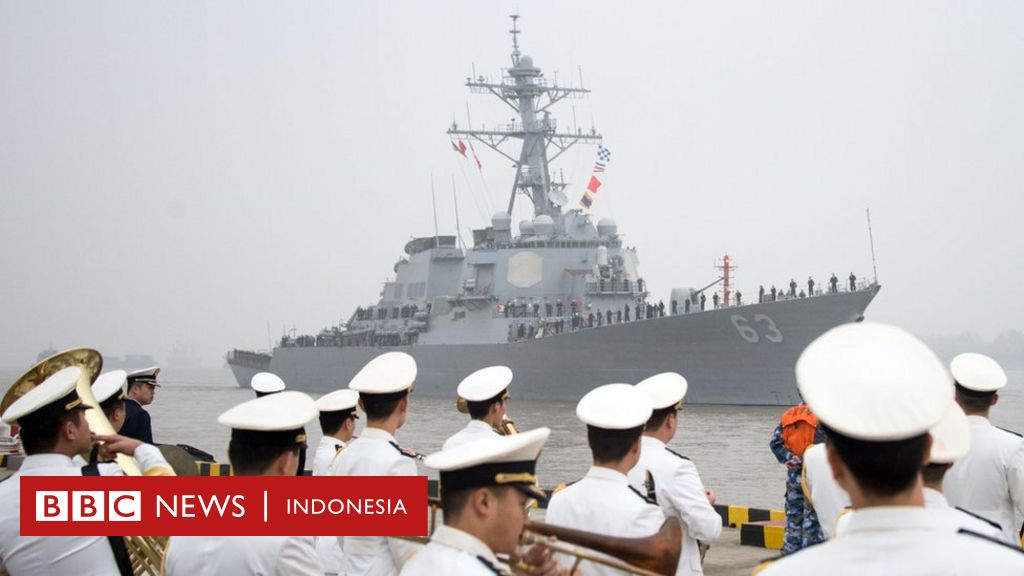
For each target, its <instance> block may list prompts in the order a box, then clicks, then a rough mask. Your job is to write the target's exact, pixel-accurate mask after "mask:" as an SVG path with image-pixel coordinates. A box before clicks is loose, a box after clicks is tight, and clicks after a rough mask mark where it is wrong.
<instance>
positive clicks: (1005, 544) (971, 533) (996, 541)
mask: <svg viewBox="0 0 1024 576" xmlns="http://www.w3.org/2000/svg"><path fill="white" fill-rule="evenodd" d="M956 533H957V534H966V535H968V536H974V537H975V538H981V539H982V540H987V541H989V542H991V543H993V544H998V545H999V546H1002V547H1003V548H1007V549H1010V550H1013V551H1014V552H1016V553H1018V554H1024V549H1021V548H1020V547H1019V546H1014V545H1013V544H1010V543H1008V542H1003V541H1002V540H1000V539H998V538H993V537H991V536H986V535H984V534H978V533H977V532H974V531H973V530H968V529H967V528H961V529H959V530H957V531H956Z"/></svg>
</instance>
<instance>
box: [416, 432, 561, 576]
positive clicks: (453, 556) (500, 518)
mask: <svg viewBox="0 0 1024 576" xmlns="http://www.w3.org/2000/svg"><path fill="white" fill-rule="evenodd" d="M550 434H551V430H549V429H547V428H538V429H536V430H530V431H528V432H523V433H522V434H515V435H512V436H495V437H493V438H491V439H483V440H475V441H472V442H468V443H466V444H461V445H459V446H458V447H456V448H454V449H449V450H442V451H441V452H437V453H435V454H431V455H430V456H428V457H427V458H426V460H424V461H423V464H424V465H426V466H427V467H428V468H434V469H437V470H439V471H440V473H441V482H440V483H441V506H442V508H443V510H442V511H443V515H444V524H443V525H442V526H439V527H438V528H437V529H436V530H435V531H434V533H433V535H431V537H430V542H429V543H428V544H427V546H426V547H425V548H424V549H423V550H422V551H421V552H419V553H418V554H416V556H415V557H413V559H412V560H410V561H409V562H407V563H406V564H405V566H404V567H402V576H436V575H452V576H454V575H462V574H470V575H472V574H476V575H478V576H494V574H498V573H500V569H501V568H500V566H501V563H500V562H499V560H498V558H497V557H496V556H495V554H496V553H500V554H508V555H509V556H510V557H513V558H515V559H518V558H517V557H516V556H515V553H516V549H517V548H518V546H519V537H520V534H522V532H523V527H524V525H525V523H526V520H527V503H528V502H529V501H530V500H531V499H537V500H541V501H543V500H545V499H546V495H545V494H544V492H543V491H542V490H541V489H540V488H538V487H537V478H536V476H534V470H535V469H536V467H537V457H538V456H539V455H540V451H541V448H543V447H544V442H545V441H546V440H547V438H548V436H549V435H550ZM522 560H523V561H525V562H526V563H527V564H528V565H530V566H531V567H532V568H533V569H532V570H530V574H551V575H555V574H565V573H566V569H565V568H561V567H559V566H558V565H557V563H556V562H555V561H554V560H553V559H551V558H550V557H549V556H548V555H547V554H546V551H545V550H544V549H543V548H542V547H540V546H539V545H537V546H535V547H534V549H533V550H531V551H530V553H528V554H527V555H526V557H525V558H523V559H522Z"/></svg>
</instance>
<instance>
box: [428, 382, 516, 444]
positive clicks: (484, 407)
mask: <svg viewBox="0 0 1024 576" xmlns="http://www.w3.org/2000/svg"><path fill="white" fill-rule="evenodd" d="M511 383H512V370H511V369H509V368H508V367H507V366H488V367H487V368H481V369H480V370H477V371H476V372H473V373H472V374H470V375H469V376H466V377H465V378H463V380H462V382H460V383H459V388H458V395H459V398H460V399H462V400H465V401H466V408H467V410H468V411H469V416H470V418H471V420H470V421H469V424H467V425H466V427H465V428H463V429H462V430H459V431H458V432H456V433H455V434H454V435H452V436H451V437H450V438H448V440H446V441H445V443H444V447H443V448H442V449H443V450H448V449H450V448H455V447H456V446H460V445H462V444H465V443H467V442H472V441H473V440H480V439H484V438H494V437H496V436H498V435H499V434H498V433H497V432H495V429H497V428H498V427H499V426H501V424H502V420H504V418H505V412H506V409H507V408H508V399H509V392H508V389H509V384H511Z"/></svg>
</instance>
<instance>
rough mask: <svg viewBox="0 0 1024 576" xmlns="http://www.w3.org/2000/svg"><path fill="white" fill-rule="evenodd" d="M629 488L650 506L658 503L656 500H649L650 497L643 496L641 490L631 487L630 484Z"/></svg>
mask: <svg viewBox="0 0 1024 576" xmlns="http://www.w3.org/2000/svg"><path fill="white" fill-rule="evenodd" d="M629 489H630V490H632V491H633V494H636V495H637V496H639V497H640V499H641V500H643V501H644V502H647V503H648V504H650V505H652V506H657V505H658V503H657V502H655V501H654V500H651V499H650V498H648V497H647V496H645V495H644V493H643V492H641V491H639V490H637V489H636V488H633V487H632V486H630V487H629Z"/></svg>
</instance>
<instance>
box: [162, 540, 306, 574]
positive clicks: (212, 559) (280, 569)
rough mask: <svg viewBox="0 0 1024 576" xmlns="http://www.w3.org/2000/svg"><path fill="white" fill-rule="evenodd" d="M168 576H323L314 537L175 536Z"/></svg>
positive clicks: (167, 557)
mask: <svg viewBox="0 0 1024 576" xmlns="http://www.w3.org/2000/svg"><path fill="white" fill-rule="evenodd" d="M164 566H165V570H166V571H165V574H166V576H219V575H221V574H240V575H241V574H245V575H246V576H322V575H323V573H324V571H323V568H322V567H321V566H320V558H318V557H317V555H316V549H315V548H314V547H313V537H312V536H172V537H171V540H170V543H169V544H168V548H167V556H166V558H165V560H164Z"/></svg>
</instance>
